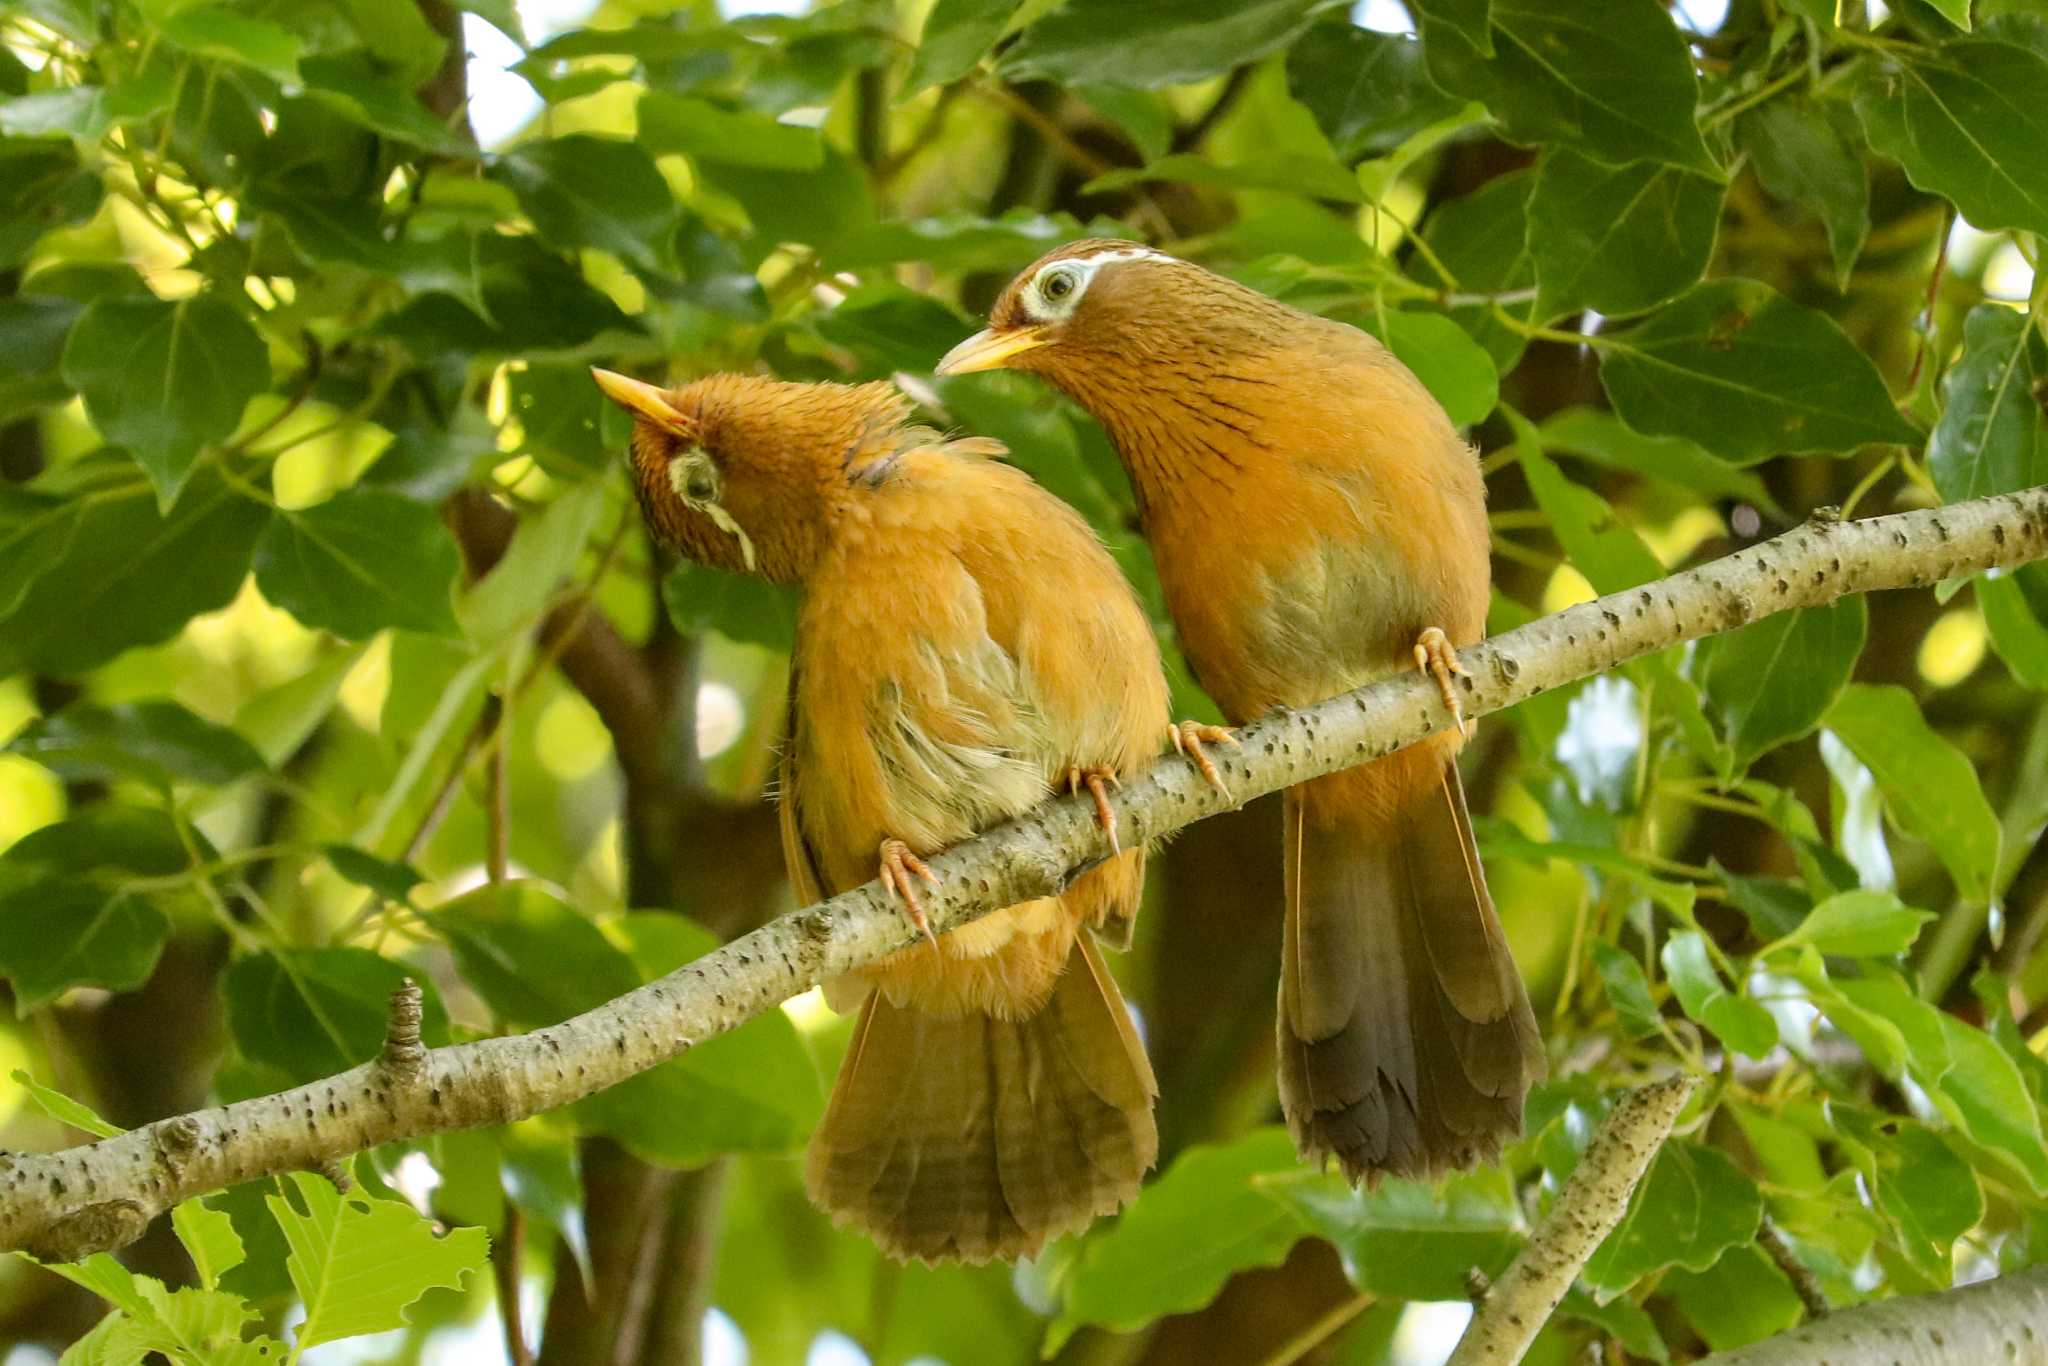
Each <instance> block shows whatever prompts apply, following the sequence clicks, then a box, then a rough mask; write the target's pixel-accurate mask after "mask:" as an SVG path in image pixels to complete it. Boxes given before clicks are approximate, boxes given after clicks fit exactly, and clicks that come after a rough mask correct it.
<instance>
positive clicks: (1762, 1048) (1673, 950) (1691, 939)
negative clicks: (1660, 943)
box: [1659, 930, 1778, 1058]
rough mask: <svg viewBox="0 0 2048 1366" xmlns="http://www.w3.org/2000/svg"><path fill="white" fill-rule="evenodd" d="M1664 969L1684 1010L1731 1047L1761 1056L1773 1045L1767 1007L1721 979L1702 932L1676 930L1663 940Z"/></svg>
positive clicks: (1775, 1031)
mask: <svg viewBox="0 0 2048 1366" xmlns="http://www.w3.org/2000/svg"><path fill="white" fill-rule="evenodd" d="M1659 957H1660V958H1661V959H1662V961H1663V964H1664V975H1665V976H1666V977H1667V978H1669V979H1670V981H1671V989H1672V991H1673V992H1675V993H1676V994H1677V996H1678V1003H1679V1004H1680V1005H1682V1006H1684V1007H1685V1013H1686V1014H1687V1015H1690V1016H1691V1017H1692V1018H1693V1019H1695V1020H1697V1021H1699V1022H1700V1023H1701V1024H1703V1025H1705V1026H1706V1027H1707V1028H1708V1029H1710V1030H1712V1031H1713V1032H1714V1034H1715V1035H1716V1036H1718V1037H1719V1038H1720V1040H1721V1042H1723V1043H1725V1044H1727V1045H1728V1046H1729V1047H1730V1048H1732V1049H1734V1050H1735V1051H1736V1052H1738V1053H1741V1054H1743V1055H1745V1056H1746V1057H1751V1058H1762V1057H1766V1056H1768V1055H1769V1054H1770V1051H1771V1050H1772V1049H1773V1048H1776V1047H1777V1046H1778V1026H1777V1023H1776V1022H1775V1021H1774V1020H1772V1019H1771V1015H1770V1012H1769V1011H1767V1010H1765V1009H1764V1008H1763V1007H1762V1006H1760V1005H1758V1004H1757V1003H1756V1002H1755V1001H1751V1000H1747V999H1745V998H1743V997H1740V996H1736V995H1733V994H1732V993H1730V992H1729V990H1728V989H1727V988H1726V987H1725V986H1723V985H1722V984H1721V974H1720V973H1718V972H1716V971H1715V970H1714V963H1713V959H1712V958H1710V957H1709V956H1708V954H1707V941H1706V937H1705V936H1704V935H1702V934H1701V933H1700V932H1699V931H1698V930H1681V931H1680V932H1678V933H1677V934H1674V935H1672V936H1671V937H1670V938H1669V939H1667V940H1665V941H1664V952H1663V953H1662V954H1661V955H1659Z"/></svg>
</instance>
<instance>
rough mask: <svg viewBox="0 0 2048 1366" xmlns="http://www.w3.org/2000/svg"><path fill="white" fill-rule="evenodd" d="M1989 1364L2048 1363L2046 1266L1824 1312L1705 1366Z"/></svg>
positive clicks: (1723, 1354)
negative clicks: (1784, 1331) (1805, 1323)
mask: <svg viewBox="0 0 2048 1366" xmlns="http://www.w3.org/2000/svg"><path fill="white" fill-rule="evenodd" d="M1865 1361H1869V1362H1885V1363H1887V1366H1986V1363H1990V1362H2017V1363H2022V1364H2023V1366H2041V1363H2043V1362H2048V1266H2030V1267H2028V1268H2027V1269H2026V1270H2024V1271H2015V1272H2012V1273H2011V1274H2009V1275H2005V1276H2000V1277H1998V1278H1997V1279H1996V1280H1990V1281H1979V1282H1978V1283H1977V1284H1975V1285H1966V1286H1961V1287H1959V1288H1957V1289H1955V1290H1943V1291H1937V1292H1936V1293H1934V1294H1932V1295H1902V1296H1900V1297H1898V1298H1897V1299H1890V1300H1873V1301H1871V1302H1870V1303H1869V1304H1861V1305H1858V1306H1856V1307H1855V1308H1853V1309H1837V1310H1836V1311H1835V1312H1834V1313H1832V1314H1829V1315H1828V1316H1827V1317H1826V1318H1824V1319H1821V1320H1819V1321H1818V1322H1815V1323H1809V1324H1807V1325H1805V1326H1804V1327H1802V1328H1795V1329H1793V1330H1792V1331H1791V1332H1789V1333H1781V1334H1779V1335H1778V1336H1777V1337H1774V1338H1768V1339H1766V1340H1765V1341H1763V1342H1759V1343H1755V1344H1752V1345H1751V1346H1748V1347H1739V1348H1737V1349H1736V1350H1735V1351H1732V1352H1717V1353H1715V1354H1714V1355H1713V1356H1710V1357H1706V1358H1704V1359H1703V1360H1702V1361H1701V1362H1700V1366H1826V1363H1828V1362H1839V1363H1843V1366H1847V1364H1848V1363H1851V1362H1865Z"/></svg>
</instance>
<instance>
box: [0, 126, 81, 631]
mask: <svg viewBox="0 0 2048 1366" xmlns="http://www.w3.org/2000/svg"><path fill="white" fill-rule="evenodd" d="M0 164H4V163H0ZM6 235H7V228H6V227H5V226H0V239H4V238H5V237H6ZM5 245H6V244H5V242H4V240H0V261H4V259H5V255H6V252H5ZM78 314H79V306H78V305H77V304H75V303H73V302H72V301H71V300H69V299H52V298H39V297H29V298H14V299H0V423H4V422H12V421H14V420H15V419H16V418H18V417H23V416H26V415H27V414H29V413H32V412H35V411H36V410H37V409H39V408H42V407H45V406H47V405H49V404H53V403H57V402H59V401H61V400H63V399H65V398H67V397H69V396H70V393H71V391H70V389H68V388H66V387H65V384H64V379H63V376H62V375H61V374H60V373H59V366H60V364H61V362H62V360H63V356H64V339H65V338H66V337H67V336H69V335H70V332H71V324H72V323H73V322H74V321H76V320H77V318H78ZM7 496H8V497H10V498H11V497H18V496H21V495H19V494H17V493H16V492H15V491H14V490H11V489H10V490H8V491H7ZM7 516H8V509H7V505H6V503H4V502H0V563H4V562H5V560H6V557H7V550H6V544H7V542H6V539H5V538H6V537H7V535H8V532H7V530H6V526H7V522H6V520H4V519H6V518H7ZM9 606H10V603H9V601H8V599H7V597H6V593H5V590H4V589H0V612H4V611H5V610H6V609H7V608H8V607H9Z"/></svg>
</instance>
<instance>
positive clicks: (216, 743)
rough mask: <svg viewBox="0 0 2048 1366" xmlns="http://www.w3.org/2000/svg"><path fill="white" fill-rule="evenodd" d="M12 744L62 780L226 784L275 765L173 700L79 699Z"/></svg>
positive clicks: (11, 750) (31, 727)
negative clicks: (108, 703)
mask: <svg viewBox="0 0 2048 1366" xmlns="http://www.w3.org/2000/svg"><path fill="white" fill-rule="evenodd" d="M6 749H7V752H8V753H11V754H22V755H26V756H27V757H29V758H31V759H34V760H35V761H36V762H37V763H39V764H42V765H43V766H44V767H45V768H48V769H49V770H50V771H51V772H53V773H55V774H57V775H58V776H59V777H62V778H68V779H73V780H79V779H87V780H90V779H96V778H134V779H137V780H139V781H141V782H145V783H151V784H154V785H155V786H157V787H166V788H167V787H169V786H170V785H171V784H172V783H174V782H188V783H199V784H201V785H204V786H208V787H220V786H224V785H226V784H228V783H231V782H234V781H235V780H236V779H238V778H243V777H247V776H248V775H249V774H251V773H258V772H261V771H263V770H264V769H265V768H266V767H268V766H267V765H266V764H265V763H264V762H263V756H262V755H260V754H258V753H257V752H256V748H255V746H253V745H251V744H250V743H249V742H248V741H247V740H244V739H243V738H242V737H241V736H239V735H237V734H236V733H235V732H233V731H231V730H229V729H228V728H227V727H226V726H219V725H215V724H214V723H213V722H211V721H207V720H204V719H202V718H200V717H197V716H194V715H193V714H192V713H191V712H189V711H187V710H186V709H185V708H184V707H182V706H180V705H179V704H178V703H176V702H173V701H171V700H169V699H168V698H158V699H151V700H148V701H143V702H121V703H116V704H115V705H113V706H99V705H96V704H94V703H89V702H78V703H73V704H72V705H71V706H69V707H66V708H65V709H64V710H63V711H60V712H57V713H55V714H54V715H51V716H46V717H43V718H41V719H39V720H36V721H31V722H30V723H29V724H28V725H27V726H25V727H23V728H22V730H21V732H20V733H19V734H17V735H16V736H15V737H14V739H12V740H11V741H9V742H8V744H7V746H6Z"/></svg>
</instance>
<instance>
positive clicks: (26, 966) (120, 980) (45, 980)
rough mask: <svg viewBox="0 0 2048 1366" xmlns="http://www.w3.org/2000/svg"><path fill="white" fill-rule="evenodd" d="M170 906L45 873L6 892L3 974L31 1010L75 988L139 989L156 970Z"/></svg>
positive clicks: (1, 928)
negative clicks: (164, 908)
mask: <svg viewBox="0 0 2048 1366" xmlns="http://www.w3.org/2000/svg"><path fill="white" fill-rule="evenodd" d="M169 934H170V921H169V919H168V918H166V917H165V915H164V913H163V912H162V911H160V910H158V909H157V908H156V907H155V906H153V905H151V904H150V903H149V902H147V901H145V900H143V899H142V898H141V897H139V896H136V895H134V894H132V893H128V892H122V891H111V890H109V889H107V888H104V887H99V886H95V885H94V884H92V883H90V882H81V881H73V880H60V879H57V878H47V879H40V880H35V881H30V882H27V883H26V884H24V885H22V886H18V887H15V888H13V889H11V890H9V891H7V892H4V893H0V975H4V976H5V977H6V978H7V979H8V980H9V981H10V982H12V983H13V985H14V1009H15V1013H16V1014H17V1015H27V1014H29V1013H30V1012H31V1011H34V1010H38V1009H41V1008H42V1007H43V1006H46V1005H48V1004H49V1003H50V1002H51V1001H53V1000H55V999H56V998H57V997H59V996H61V995H63V994H64V993H65V992H66V991H69V990H70V989H71V988H73V987H85V986H93V987H105V988H106V989H107V990H109V991H133V990H134V989H135V988H136V987H139V986H141V985H142V984H143V983H144V982H146V981H148V980H149V975H150V973H152V972H154V971H155V970H156V960H157V956H158V955H159V954H161V953H162V952H163V947H164V940H165V939H166V938H167V937H168V936H169Z"/></svg>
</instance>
